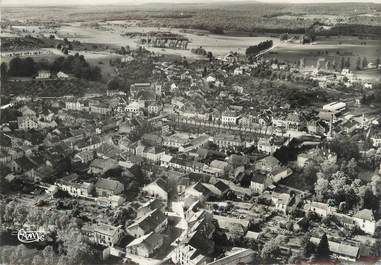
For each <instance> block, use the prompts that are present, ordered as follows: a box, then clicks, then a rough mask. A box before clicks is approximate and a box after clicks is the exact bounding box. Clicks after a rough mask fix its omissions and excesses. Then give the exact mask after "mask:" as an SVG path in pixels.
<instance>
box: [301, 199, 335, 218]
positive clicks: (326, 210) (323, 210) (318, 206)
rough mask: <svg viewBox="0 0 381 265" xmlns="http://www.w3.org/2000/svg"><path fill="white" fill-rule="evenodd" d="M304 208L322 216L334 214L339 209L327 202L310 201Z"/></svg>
mask: <svg viewBox="0 0 381 265" xmlns="http://www.w3.org/2000/svg"><path fill="white" fill-rule="evenodd" d="M304 210H305V211H306V212H313V213H316V214H317V215H319V216H321V217H327V216H328V215H333V214H334V213H336V211H337V209H336V208H335V207H332V206H329V205H328V204H326V203H321V202H309V203H306V204H305V205H304Z"/></svg>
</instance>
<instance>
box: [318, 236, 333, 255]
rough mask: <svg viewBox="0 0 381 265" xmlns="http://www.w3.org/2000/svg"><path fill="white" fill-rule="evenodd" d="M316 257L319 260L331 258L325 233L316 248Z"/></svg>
mask: <svg viewBox="0 0 381 265" xmlns="http://www.w3.org/2000/svg"><path fill="white" fill-rule="evenodd" d="M316 255H317V257H318V258H329V256H330V255H331V251H330V250H329V243H328V238H327V234H326V233H324V235H323V236H322V238H321V239H320V242H319V245H318V246H317V248H316Z"/></svg>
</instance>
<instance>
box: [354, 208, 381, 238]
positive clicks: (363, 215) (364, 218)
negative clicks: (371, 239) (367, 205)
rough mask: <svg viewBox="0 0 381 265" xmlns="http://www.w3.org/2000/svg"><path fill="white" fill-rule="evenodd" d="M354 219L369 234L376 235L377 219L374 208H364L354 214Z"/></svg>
mask: <svg viewBox="0 0 381 265" xmlns="http://www.w3.org/2000/svg"><path fill="white" fill-rule="evenodd" d="M353 221H355V222H356V224H357V225H358V227H359V228H360V229H361V230H362V231H364V232H365V233H367V234H370V235H374V233H375V231H376V220H375V218H374V215H373V212H372V210H369V209H363V210H360V211H358V212H357V213H356V214H355V215H353Z"/></svg>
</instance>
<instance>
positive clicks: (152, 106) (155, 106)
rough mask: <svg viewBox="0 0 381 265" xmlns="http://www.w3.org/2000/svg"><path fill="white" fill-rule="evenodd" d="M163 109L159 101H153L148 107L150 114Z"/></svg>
mask: <svg viewBox="0 0 381 265" xmlns="http://www.w3.org/2000/svg"><path fill="white" fill-rule="evenodd" d="M161 110H162V106H161V105H159V104H158V103H151V104H149V105H148V107H147V111H148V113H150V114H158V113H159V112H160V111H161Z"/></svg>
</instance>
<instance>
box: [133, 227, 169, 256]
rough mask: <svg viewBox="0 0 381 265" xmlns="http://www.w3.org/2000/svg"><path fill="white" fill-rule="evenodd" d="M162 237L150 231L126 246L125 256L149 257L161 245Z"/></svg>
mask: <svg viewBox="0 0 381 265" xmlns="http://www.w3.org/2000/svg"><path fill="white" fill-rule="evenodd" d="M163 243H164V237H163V236H162V235H160V234H158V233H155V232H151V233H149V234H147V235H144V236H141V237H138V238H136V239H135V240H133V241H132V242H131V243H130V244H128V245H127V246H126V257H127V258H128V256H129V255H137V256H140V257H145V258H148V257H151V256H152V255H154V254H155V252H156V251H157V250H158V249H159V248H160V247H161V246H162V245H163Z"/></svg>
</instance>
